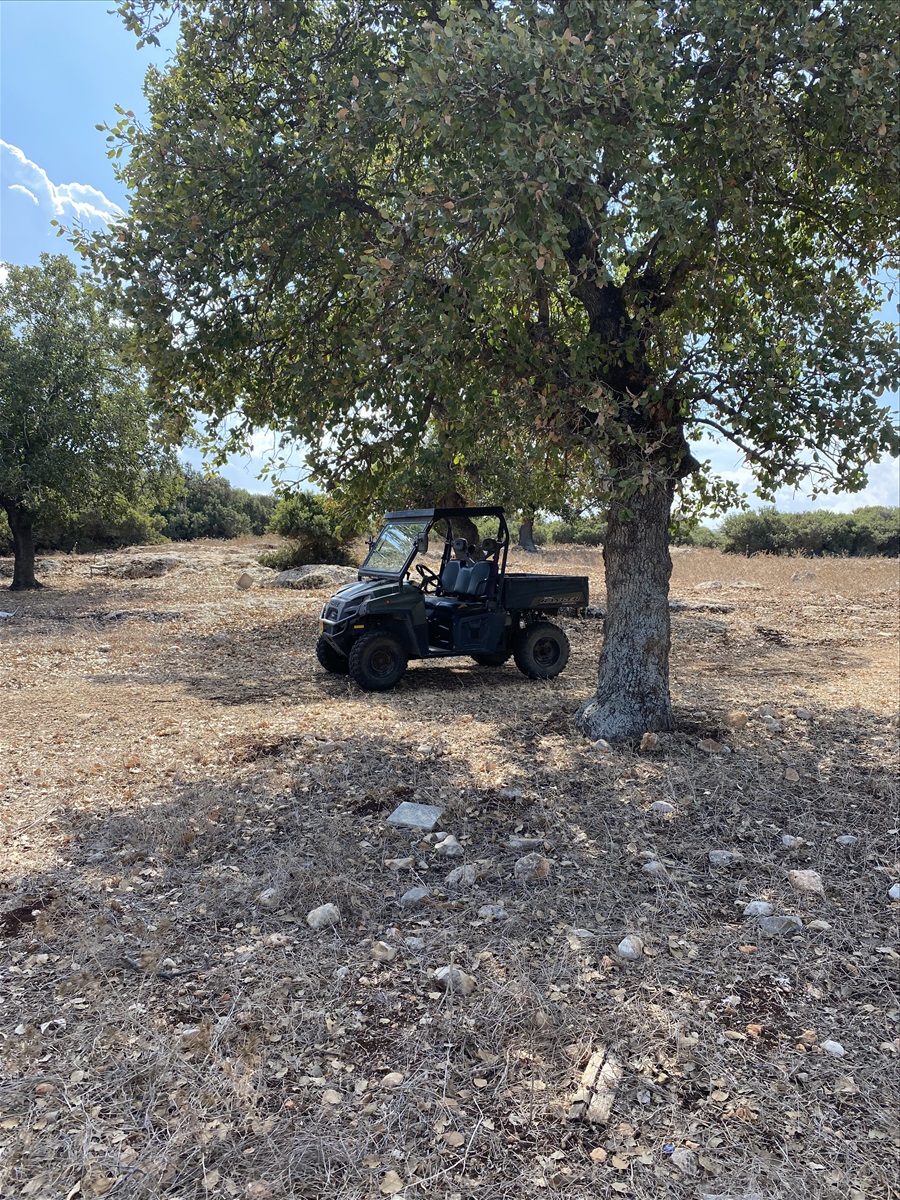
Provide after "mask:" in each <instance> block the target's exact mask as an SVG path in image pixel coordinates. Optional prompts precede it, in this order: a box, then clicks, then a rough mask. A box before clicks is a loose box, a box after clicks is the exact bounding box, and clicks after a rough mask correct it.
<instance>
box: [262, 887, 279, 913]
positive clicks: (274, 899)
mask: <svg viewBox="0 0 900 1200" xmlns="http://www.w3.org/2000/svg"><path fill="white" fill-rule="evenodd" d="M256 903H257V904H258V905H259V907H260V908H277V907H278V906H279V904H280V903H281V892H280V891H279V890H278V888H274V887H269V888H264V889H263V890H262V891H261V892H260V893H259V895H258V896H257V897H256Z"/></svg>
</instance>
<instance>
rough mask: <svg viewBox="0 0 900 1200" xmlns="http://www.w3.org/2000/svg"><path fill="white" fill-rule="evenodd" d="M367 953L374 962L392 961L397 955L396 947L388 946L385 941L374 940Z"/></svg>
mask: <svg viewBox="0 0 900 1200" xmlns="http://www.w3.org/2000/svg"><path fill="white" fill-rule="evenodd" d="M369 953H370V954H371V955H372V957H373V958H374V959H375V961H376V962H393V961H394V959H395V958H396V957H397V948H396V946H389V945H388V944H387V942H375V943H374V944H373V946H372V949H371V950H370V951H369Z"/></svg>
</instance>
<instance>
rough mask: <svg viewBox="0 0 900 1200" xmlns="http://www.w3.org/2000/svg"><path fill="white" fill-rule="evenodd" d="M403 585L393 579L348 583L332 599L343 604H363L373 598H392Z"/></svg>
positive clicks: (363, 580)
mask: <svg viewBox="0 0 900 1200" xmlns="http://www.w3.org/2000/svg"><path fill="white" fill-rule="evenodd" d="M401 588H402V584H401V583H400V582H399V581H397V580H393V579H386V580H383V581H379V580H376V579H361V580H359V581H358V582H357V583H346V584H344V586H343V587H342V588H338V590H337V591H336V592H335V593H334V595H333V596H332V597H331V599H332V600H340V601H341V603H343V604H347V603H348V602H349V603H350V604H361V603H362V602H363V600H371V599H372V598H373V597H379V598H380V597H381V596H391V595H394V594H396V593H397V592H399V591H400V590H401Z"/></svg>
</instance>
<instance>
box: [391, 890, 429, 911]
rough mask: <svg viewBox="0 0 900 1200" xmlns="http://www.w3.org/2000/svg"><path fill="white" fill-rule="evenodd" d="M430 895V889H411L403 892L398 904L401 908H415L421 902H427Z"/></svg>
mask: <svg viewBox="0 0 900 1200" xmlns="http://www.w3.org/2000/svg"><path fill="white" fill-rule="evenodd" d="M430 895H431V888H427V887H413V888H410V889H409V891H408V892H404V893H403V895H402V896H401V897H400V899H399V901H398V903H399V905H400V907H401V908H415V907H416V906H417V905H418V904H421V903H422V901H423V900H427V899H428V897H429V896H430Z"/></svg>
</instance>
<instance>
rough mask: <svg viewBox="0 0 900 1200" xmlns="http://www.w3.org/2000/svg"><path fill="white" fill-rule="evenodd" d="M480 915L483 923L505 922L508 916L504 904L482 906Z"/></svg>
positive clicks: (479, 911)
mask: <svg viewBox="0 0 900 1200" xmlns="http://www.w3.org/2000/svg"><path fill="white" fill-rule="evenodd" d="M478 915H479V917H480V918H481V919H482V921H505V920H506V918H507V915H508V914H507V912H506V909H505V908H504V907H503V905H502V904H482V906H481V908H479V910H478Z"/></svg>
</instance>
